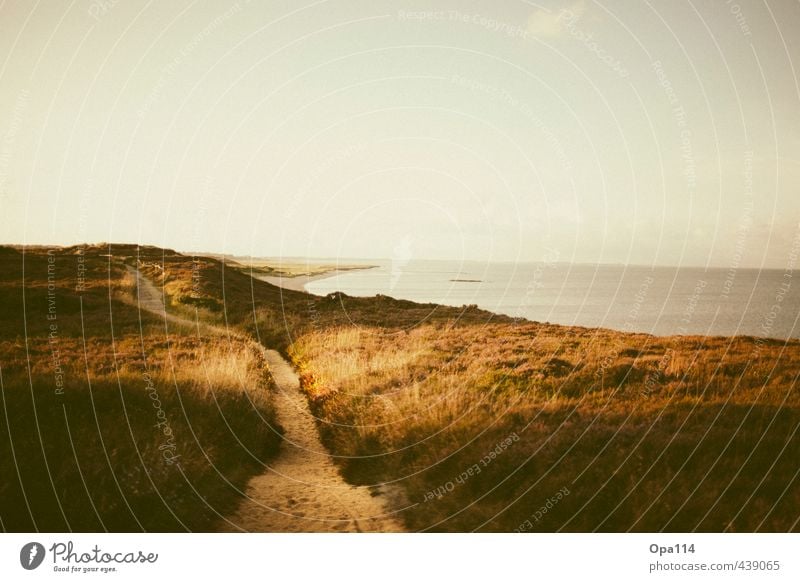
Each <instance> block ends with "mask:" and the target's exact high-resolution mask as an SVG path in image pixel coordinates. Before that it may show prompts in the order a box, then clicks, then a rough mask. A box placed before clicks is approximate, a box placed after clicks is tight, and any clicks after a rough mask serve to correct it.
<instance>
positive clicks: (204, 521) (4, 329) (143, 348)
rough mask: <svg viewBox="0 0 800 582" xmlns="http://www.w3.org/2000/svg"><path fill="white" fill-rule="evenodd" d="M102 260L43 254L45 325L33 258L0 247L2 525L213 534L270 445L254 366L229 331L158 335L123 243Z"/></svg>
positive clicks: (264, 398)
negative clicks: (139, 299) (140, 301)
mask: <svg viewBox="0 0 800 582" xmlns="http://www.w3.org/2000/svg"><path fill="white" fill-rule="evenodd" d="M107 252H108V249H107V248H105V249H103V248H90V249H88V250H87V252H86V255H85V257H84V259H83V262H82V263H81V262H80V261H81V259H80V258H79V256H78V255H77V254H75V249H65V250H60V251H59V252H57V253H56V254H55V255H54V257H53V261H54V263H53V267H52V268H53V273H52V274H53V283H54V284H55V287H54V289H53V290H54V301H55V303H54V311H53V314H54V316H55V319H48V317H47V316H48V314H49V313H50V304H49V303H48V288H47V283H48V256H47V254H46V252H45V251H44V250H43V249H30V250H28V251H27V252H26V253H25V256H24V258H23V256H22V254H21V253H18V252H16V251H13V250H8V249H2V250H1V251H0V306H2V308H0V309H1V311H0V366H1V369H0V371H1V372H2V381H3V390H2V402H0V408H2V409H3V411H4V412H3V416H0V435H2V437H0V474H2V475H3V479H2V481H0V519H1V520H2V528H3V529H5V530H8V531H26V530H34V529H37V530H41V531H65V530H75V531H102V530H104V529H107V530H110V531H141V530H146V531H183V530H187V529H188V530H209V529H212V528H213V527H214V525H215V523H216V522H217V521H218V520H219V515H220V514H226V513H229V512H231V511H232V509H233V508H234V507H235V504H236V503H237V501H238V498H239V496H238V494H237V492H236V491H237V488H242V487H243V485H244V484H245V483H246V481H247V479H248V478H249V477H250V476H252V475H253V474H255V473H258V472H260V471H261V470H263V462H265V461H267V460H268V459H269V458H270V457H271V456H272V455H274V453H275V452H276V450H277V445H278V443H279V435H278V433H277V432H276V426H275V422H274V418H273V412H272V407H271V404H270V401H269V395H268V391H267V390H266V388H267V387H268V382H269V380H268V375H267V374H266V368H265V363H264V362H263V358H262V356H261V353H260V351H258V350H257V349H255V347H254V346H253V344H252V343H251V342H248V341H247V340H246V339H245V338H243V337H240V336H236V335H231V336H230V337H227V338H226V337H223V336H219V335H205V336H200V337H198V335H197V332H196V330H194V329H192V328H188V329H181V328H180V326H176V325H174V324H171V325H170V329H169V333H167V332H166V331H165V329H164V323H163V321H159V320H158V319H157V318H156V317H154V316H152V315H151V314H149V313H146V312H143V313H139V312H138V310H137V308H136V305H135V302H134V297H135V295H134V287H133V281H132V279H131V278H130V277H129V276H128V275H127V273H126V271H125V269H124V265H123V259H122V258H121V257H131V256H133V255H135V253H136V249H135V248H124V247H117V248H115V249H114V254H115V255H117V256H115V257H114V258H113V259H112V260H109V258H108V257H105V256H102V255H104V254H106V253H107ZM23 259H24V262H23ZM127 260H128V261H129V262H130V259H127ZM23 267H24V282H25V285H24V287H23V286H21V285H20V282H21V281H22V280H23ZM83 267H85V268H86V270H85V281H86V289H85V290H83V291H82V292H80V293H79V292H77V291H76V284H77V281H78V275H79V272H80V270H82V269H83ZM23 290H24V295H25V297H24V303H23ZM81 302H82V303H81ZM81 305H82V310H81ZM23 306H24V308H23ZM140 318H141V319H140ZM52 324H55V325H56V328H55V333H53V335H52V341H51V337H50V333H51V332H52V331H53V328H51V327H50V326H51V325H52ZM54 356H55V357H56V358H57V359H58V362H57V363H58V365H60V369H56V361H55V360H54ZM59 384H62V385H63V389H60V388H62V387H61V386H59ZM159 410H160V411H162V412H159Z"/></svg>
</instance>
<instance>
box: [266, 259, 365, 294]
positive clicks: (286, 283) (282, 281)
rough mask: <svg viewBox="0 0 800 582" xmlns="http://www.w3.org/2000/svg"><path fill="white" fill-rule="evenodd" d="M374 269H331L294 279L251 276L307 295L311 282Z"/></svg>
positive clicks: (298, 276)
mask: <svg viewBox="0 0 800 582" xmlns="http://www.w3.org/2000/svg"><path fill="white" fill-rule="evenodd" d="M374 268H375V267H374V266H372V265H367V266H364V267H347V268H345V269H336V268H332V269H331V270H330V271H325V272H324V273H315V274H313V275H297V276H294V277H276V276H271V275H253V278H254V279H258V280H259V281H265V282H267V283H270V284H272V285H275V286H277V287H281V288H283V289H288V290H291V291H300V292H302V293H309V291H308V290H307V289H306V285H307V284H308V283H311V281H318V280H319V279H327V278H328V277H334V276H336V275H338V274H340V273H349V272H350V271H356V270H361V269H374Z"/></svg>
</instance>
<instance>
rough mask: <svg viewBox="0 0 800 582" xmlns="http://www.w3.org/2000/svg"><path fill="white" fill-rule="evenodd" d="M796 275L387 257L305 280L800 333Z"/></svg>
mask: <svg viewBox="0 0 800 582" xmlns="http://www.w3.org/2000/svg"><path fill="white" fill-rule="evenodd" d="M372 264H376V262H372ZM798 277H799V275H798V274H797V273H794V274H792V273H789V274H786V273H784V272H783V271H776V270H760V271H758V270H744V269H740V270H737V271H729V270H725V269H709V270H706V269H694V268H672V267H661V268H655V269H653V268H649V267H625V266H610V265H568V264H555V263H541V264H539V263H517V264H512V263H478V262H448V261H409V262H401V261H395V262H392V261H386V262H385V263H380V266H378V267H377V268H373V269H367V270H360V271H351V272H344V273H340V274H338V275H335V276H332V277H328V278H325V279H319V280H316V281H311V282H310V283H308V284H307V285H306V289H307V290H308V291H309V292H311V293H314V294H317V295H326V294H328V293H332V292H334V291H342V292H344V293H346V294H348V295H354V296H372V295H376V294H379V293H380V294H384V295H390V296H392V297H396V298H399V299H409V300H412V301H419V302H425V303H427V302H432V303H441V304H444V305H453V306H461V305H469V304H476V305H478V306H479V307H481V308H483V309H487V310H489V311H493V312H495V313H503V314H506V315H511V316H515V317H525V318H527V319H531V320H534V321H542V322H551V323H559V324H564V325H578V326H585V327H607V328H612V329H617V330H623V331H640V332H647V333H653V334H656V335H671V334H691V335H695V334H698V335H752V336H760V337H773V338H790V337H791V338H798V337H800V322H798V317H799V316H800V280H795V279H798Z"/></svg>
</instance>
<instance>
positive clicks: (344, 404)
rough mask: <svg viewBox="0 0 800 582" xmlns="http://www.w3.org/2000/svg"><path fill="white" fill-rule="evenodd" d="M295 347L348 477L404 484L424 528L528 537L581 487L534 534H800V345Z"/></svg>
mask: <svg viewBox="0 0 800 582" xmlns="http://www.w3.org/2000/svg"><path fill="white" fill-rule="evenodd" d="M289 353H290V354H291V356H292V357H293V359H294V360H295V362H296V364H297V366H298V367H299V369H300V370H301V373H302V379H303V383H304V386H305V387H306V390H307V392H308V394H309V397H310V398H311V399H312V402H313V403H314V405H315V411H316V412H317V414H318V415H319V416H320V418H321V419H322V423H321V428H322V432H323V437H324V440H325V442H326V444H327V445H328V446H329V447H330V448H331V449H332V451H333V452H334V453H335V454H337V455H340V459H341V462H342V467H343V470H344V471H345V474H346V475H347V476H348V477H349V478H350V479H351V480H353V481H355V482H359V483H375V482H382V481H397V482H398V483H400V484H401V485H402V486H403V487H404V488H405V489H406V491H407V493H408V495H409V498H410V499H411V500H412V501H416V502H419V505H418V506H416V507H415V508H414V509H412V510H411V511H409V512H408V513H407V515H406V519H407V523H408V525H409V526H410V527H412V528H415V529H419V528H432V529H437V530H438V529H443V530H455V531H463V530H471V529H475V528H479V529H489V530H501V531H511V530H516V529H520V526H521V524H522V523H523V522H525V521H526V520H529V518H530V517H531V515H533V514H534V513H535V511H536V510H537V509H538V508H539V505H538V503H539V502H540V501H541V500H547V499H548V498H550V497H551V496H552V495H554V494H555V493H556V492H557V491H558V490H559V489H560V488H561V487H564V486H568V487H569V489H571V490H572V495H570V496H569V498H568V500H567V498H565V501H563V502H562V503H561V506H560V508H559V510H558V511H557V512H553V513H552V514H550V515H549V516H548V519H546V520H544V519H540V520H539V521H535V522H533V523H532V524H531V525H530V526H529V527H522V529H530V530H545V531H554V530H558V529H560V528H563V529H566V530H576V531H587V530H589V531H591V530H594V529H601V530H609V531H625V530H627V529H635V530H645V531H650V530H660V529H662V528H665V529H677V530H682V529H695V528H699V529H701V530H711V531H721V530H723V529H726V528H727V529H731V530H744V531H751V530H755V529H766V530H784V531H785V530H786V529H792V528H796V527H797V524H796V521H795V520H796V519H797V517H798V510H797V507H798V502H800V487H799V486H798V484H797V483H796V480H794V481H793V479H794V477H795V476H796V472H797V470H798V468H800V464H798V461H797V459H798V454H797V453H798V452H800V450H799V449H798V440H797V438H796V436H797V435H796V432H795V431H796V430H797V427H798V422H800V408H798V407H800V397H799V396H798V394H797V391H796V379H797V374H798V370H800V367H798V362H800V345H798V342H789V343H788V344H786V345H784V344H783V343H782V342H774V341H756V340H753V339H747V338H733V339H726V338H656V337H652V336H646V335H632V334H630V335H626V334H621V333H616V332H611V331H604V330H583V329H570V328H562V327H558V326H548V325H539V324H532V323H520V324H516V325H509V324H502V325H483V326H470V327H466V328H448V327H446V326H441V325H423V326H420V327H418V328H417V329H414V330H413V331H411V332H402V331H400V332H399V331H397V330H391V329H388V330H387V329H379V328H373V329H364V328H361V329H358V330H354V329H348V328H334V329H329V330H318V331H316V332H313V333H309V334H306V335H304V336H302V337H300V338H299V339H298V340H297V341H296V342H295V343H294V344H293V345H292V346H291V348H290V350H289ZM512 434H513V435H518V436H519V437H520V440H519V442H517V443H515V444H513V445H512V446H511V447H510V448H509V449H508V452H507V453H504V455H501V456H498V458H497V459H493V460H492V463H490V464H488V465H487V466H485V467H483V468H482V471H481V473H480V474H479V475H476V476H470V478H469V479H468V480H466V482H465V483H464V484H463V485H457V484H456V485H455V486H454V487H453V490H452V491H445V492H444V494H443V495H441V498H439V497H438V496H434V498H433V499H426V497H431V495H432V494H431V492H432V491H436V490H437V488H439V487H442V486H445V485H446V484H447V483H452V482H453V479H454V478H455V477H456V476H458V475H461V474H462V473H463V472H464V471H466V470H468V469H469V468H470V467H472V466H473V465H474V464H475V463H479V461H480V460H481V459H483V458H484V456H485V452H486V451H490V450H492V449H493V447H494V446H495V444H496V443H497V442H501V441H502V440H503V439H505V438H507V437H508V435H512ZM773 462H774V463H775V464H776V466H775V467H771V468H770V465H771V464H772V463H773ZM767 469H769V470H767ZM695 488H696V489H695ZM784 489H785V491H784ZM542 503H543V502H542ZM684 503H685V505H684ZM743 508H744V509H743ZM740 509H743V510H742V511H740Z"/></svg>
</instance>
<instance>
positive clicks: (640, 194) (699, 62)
mask: <svg viewBox="0 0 800 582" xmlns="http://www.w3.org/2000/svg"><path fill="white" fill-rule="evenodd" d="M798 57H800V4H798V3H797V2H796V1H793V0H777V1H765V2H758V1H755V0H753V1H748V0H740V1H739V2H738V3H736V2H733V1H732V0H731V1H728V0H719V1H715V2H698V1H696V0H695V1H682V0H677V1H675V2H653V1H650V2H648V1H641V0H637V1H635V2H633V1H632V2H628V1H624V0H620V1H614V2H592V1H588V0H577V1H568V2H551V1H548V2H544V1H542V2H527V1H517V0H503V1H499V2H498V1H493V2H490V1H488V0H484V1H482V2H470V1H463V0H462V1H458V2H455V1H428V2H406V1H400V2H397V1H393V2H385V1H381V0H377V1H376V0H365V1H350V0H331V1H321V0H318V1H313V2H296V1H291V2H290V1H288V0H286V1H272V0H269V1H266V2H256V1H249V2H248V1H246V0H240V1H239V2H238V3H233V4H232V3H227V2H208V1H201V0H197V1H183V0H175V1H170V2H155V1H151V2H144V1H140V0H75V1H73V2H41V1H39V2H33V1H30V0H22V1H16V0H12V1H5V2H3V3H2V4H0V229H1V230H0V242H2V243H16V244H53V245H68V244H77V243H82V242H100V241H113V242H131V243H140V244H154V245H159V246H165V247H169V248H174V249H177V250H181V251H185V252H196V253H201V252H215V253H229V254H236V255H250V256H269V257H277V256H283V257H336V258H392V257H393V256H398V254H401V255H403V257H412V258H419V259H448V260H451V259H453V260H478V261H541V260H547V259H548V258H549V259H550V260H552V258H553V257H557V258H558V260H559V261H565V262H566V261H573V262H588V263H626V264H644V265H684V266H714V267H721V268H734V267H772V268H784V267H786V266H787V265H790V264H792V262H793V260H794V259H796V257H797V250H798V244H800V243H799V242H798V241H800V238H799V237H800V192H799V190H800V84H799V82H798V77H797V73H798V72H800V70H799V69H800V59H798Z"/></svg>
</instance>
